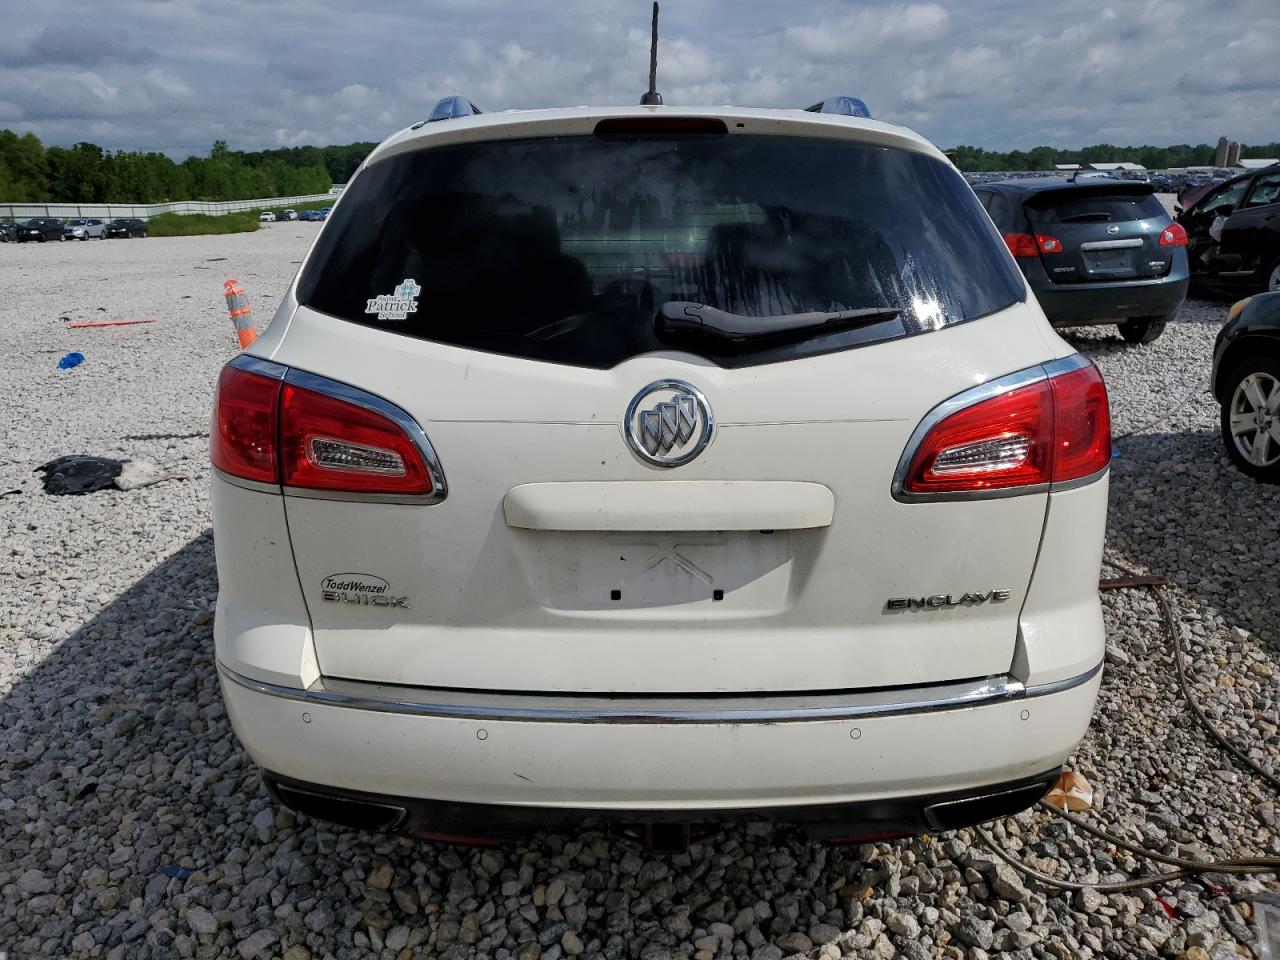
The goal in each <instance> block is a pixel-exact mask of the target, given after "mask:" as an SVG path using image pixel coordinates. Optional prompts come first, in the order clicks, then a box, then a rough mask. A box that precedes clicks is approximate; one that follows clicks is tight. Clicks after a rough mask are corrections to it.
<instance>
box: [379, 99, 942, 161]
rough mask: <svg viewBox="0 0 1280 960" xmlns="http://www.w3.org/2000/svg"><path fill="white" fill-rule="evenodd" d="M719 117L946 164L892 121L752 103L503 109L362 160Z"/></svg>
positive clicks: (401, 137)
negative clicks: (618, 125)
mask: <svg viewBox="0 0 1280 960" xmlns="http://www.w3.org/2000/svg"><path fill="white" fill-rule="evenodd" d="M657 117H661V118H668V119H677V118H699V119H720V120H723V121H724V122H725V125H726V126H727V127H728V129H729V134H730V135H731V136H732V135H733V134H735V133H750V134H761V133H763V134H770V135H774V136H808V137H830V138H832V139H847V140H858V141H862V142H866V143H872V144H877V145H879V146H885V147H897V148H899V149H905V150H913V151H916V152H918V153H923V154H927V155H929V156H931V157H933V158H935V159H937V160H941V161H942V162H944V163H947V164H950V163H951V161H950V160H948V159H947V157H946V155H945V154H943V153H942V151H941V150H939V149H938V148H937V147H936V146H934V145H933V144H932V143H930V142H929V141H928V140H926V139H925V138H924V137H922V136H920V134H918V133H916V132H915V131H913V130H909V129H907V128H906V127H901V126H898V125H897V124H895V123H887V122H885V121H883V120H870V119H866V118H862V117H850V116H845V115H843V114H831V113H811V112H809V111H807V110H802V109H798V108H797V109H786V110H772V109H759V108H753V107H731V106H720V107H693V106H689V107H683V106H681V107H673V106H659V107H586V106H583V107H558V108H555V109H546V110H506V111H502V112H499V113H479V114H472V115H470V116H463V117H454V118H450V119H446V120H438V121H432V122H427V121H421V122H419V123H415V124H414V125H413V126H411V127H406V128H405V129H403V130H401V131H399V132H397V133H394V134H392V135H391V136H390V137H388V138H387V139H386V140H384V141H383V142H382V143H381V144H379V145H378V146H377V147H376V148H375V149H374V150H373V152H372V153H371V154H370V155H369V156H368V157H367V158H366V160H365V162H364V164H363V165H362V168H363V167H364V166H369V165H371V164H374V163H377V162H379V161H381V160H385V159H386V158H388V157H391V156H395V155H397V154H400V153H407V152H410V151H413V150H418V149H422V148H424V147H430V146H436V145H443V144H449V143H467V142H472V141H477V140H508V139H517V138H523V137H553V136H575V135H576V136H583V135H588V134H590V133H591V132H592V131H593V130H594V129H595V125H596V124H597V123H598V122H600V121H601V120H609V119H630V118H657Z"/></svg>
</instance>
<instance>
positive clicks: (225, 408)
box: [209, 354, 446, 503]
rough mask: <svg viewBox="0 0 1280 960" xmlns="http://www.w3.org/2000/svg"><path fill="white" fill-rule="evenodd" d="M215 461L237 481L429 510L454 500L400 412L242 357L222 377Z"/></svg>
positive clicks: (426, 444) (212, 446) (426, 446)
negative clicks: (405, 500)
mask: <svg viewBox="0 0 1280 960" xmlns="http://www.w3.org/2000/svg"><path fill="white" fill-rule="evenodd" d="M209 458H210V460H212V462H213V465H214V467H216V468H217V469H218V470H219V471H221V472H222V473H225V474H227V475H228V476H232V477H239V478H242V479H245V480H254V481H258V482H260V483H269V484H273V485H283V486H285V487H295V488H302V489H306V490H318V491H332V492H334V493H348V494H356V495H359V494H370V495H373V496H375V497H377V496H385V495H393V496H394V497H400V496H407V497H412V498H414V499H413V501H412V502H426V503H438V502H439V501H441V500H443V499H444V498H445V493H446V488H445V481H444V473H443V471H442V470H441V469H440V464H439V462H438V461H437V460H436V457H435V451H434V450H432V449H431V443H430V441H428V440H427V438H426V436H425V435H424V434H423V433H422V429H421V428H420V427H419V426H418V425H417V423H416V422H415V421H414V420H413V418H412V417H410V416H409V415H408V414H407V413H405V412H404V411H403V410H401V409H400V408H399V407H396V406H394V405H393V404H391V403H389V402H387V401H386V400H383V399H382V398H380V397H375V396H373V395H372V394H367V393H364V392H363V391H361V390H357V389H355V388H354V387H350V386H347V385H346V384H342V383H338V382H336V381H332V380H327V379H325V378H323V377H318V376H315V375H314V374H309V373H303V372H301V371H297V370H294V371H290V370H289V369H288V368H287V367H284V366H281V365H280V364H277V363H272V362H270V361H266V360H260V359H258V358H256V357H248V356H246V355H243V354H242V355H241V356H239V357H237V358H236V359H235V360H233V361H232V362H231V363H230V364H228V365H227V366H225V367H223V368H222V373H221V374H219V376H218V389H217V393H216V394H215V397H214V407H213V423H212V428H211V430H210V433H209ZM313 495H314V494H313Z"/></svg>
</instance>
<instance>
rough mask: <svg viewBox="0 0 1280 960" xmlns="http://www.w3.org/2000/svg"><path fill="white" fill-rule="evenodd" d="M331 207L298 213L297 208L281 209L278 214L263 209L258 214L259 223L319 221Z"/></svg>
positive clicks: (326, 216)
mask: <svg viewBox="0 0 1280 960" xmlns="http://www.w3.org/2000/svg"><path fill="white" fill-rule="evenodd" d="M332 209H333V207H321V208H320V209H319V210H303V211H302V212H301V213H299V212H298V211H297V210H282V211H280V213H279V215H277V214H276V212H275V211H274V210H263V211H262V213H260V214H258V221H259V222H260V223H275V222H276V221H277V220H308V221H321V220H325V219H327V218H328V216H329V211H330V210H332Z"/></svg>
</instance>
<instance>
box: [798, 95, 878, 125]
mask: <svg viewBox="0 0 1280 960" xmlns="http://www.w3.org/2000/svg"><path fill="white" fill-rule="evenodd" d="M804 109H805V112H806V113H838V114H840V115H842V116H845V117H866V118H867V119H868V120H870V119H871V111H870V110H868V109H867V105H866V104H865V103H863V102H862V101H861V100H859V99H858V98H857V97H827V99H825V100H823V101H821V102H819V103H815V104H814V105H813V106H812V107H805V108H804Z"/></svg>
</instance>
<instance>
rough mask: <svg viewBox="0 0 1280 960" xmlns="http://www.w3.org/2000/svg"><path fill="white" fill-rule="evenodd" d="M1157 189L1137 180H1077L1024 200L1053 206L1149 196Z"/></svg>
mask: <svg viewBox="0 0 1280 960" xmlns="http://www.w3.org/2000/svg"><path fill="white" fill-rule="evenodd" d="M1154 193H1155V191H1154V190H1153V189H1152V188H1151V184H1149V183H1142V182H1141V181H1137V180H1130V181H1125V180H1107V181H1104V182H1100V183H1099V182H1089V181H1087V180H1081V181H1077V182H1076V183H1074V184H1071V185H1070V186H1065V185H1064V186H1061V187H1055V188H1053V189H1050V190H1038V191H1036V192H1035V193H1032V194H1028V195H1027V196H1025V197H1023V200H1022V202H1023V203H1024V204H1026V205H1027V206H1031V207H1043V206H1052V205H1053V204H1055V203H1061V202H1062V201H1064V200H1090V199H1093V198H1096V197H1149V196H1152V195H1153V194H1154Z"/></svg>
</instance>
